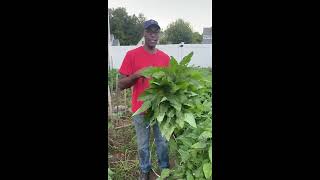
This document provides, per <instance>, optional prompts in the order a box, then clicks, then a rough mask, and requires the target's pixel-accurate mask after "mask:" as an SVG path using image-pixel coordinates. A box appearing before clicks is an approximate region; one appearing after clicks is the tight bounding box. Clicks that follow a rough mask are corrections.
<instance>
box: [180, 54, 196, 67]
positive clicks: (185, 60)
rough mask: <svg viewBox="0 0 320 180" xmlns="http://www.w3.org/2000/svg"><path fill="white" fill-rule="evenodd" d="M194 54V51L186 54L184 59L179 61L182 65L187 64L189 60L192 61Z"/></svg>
mask: <svg viewBox="0 0 320 180" xmlns="http://www.w3.org/2000/svg"><path fill="white" fill-rule="evenodd" d="M192 56H193V52H191V53H189V54H188V55H187V56H185V57H184V58H183V59H182V61H181V62H180V63H179V64H180V65H182V66H187V65H188V64H189V62H190V61H191V57H192Z"/></svg>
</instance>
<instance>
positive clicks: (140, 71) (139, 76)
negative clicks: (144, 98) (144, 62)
mask: <svg viewBox="0 0 320 180" xmlns="http://www.w3.org/2000/svg"><path fill="white" fill-rule="evenodd" d="M147 68H149V67H145V68H142V69H140V70H138V71H136V72H135V73H133V75H134V76H135V77H136V78H141V77H144V76H143V75H142V74H141V73H142V71H144V70H145V69H147Z"/></svg>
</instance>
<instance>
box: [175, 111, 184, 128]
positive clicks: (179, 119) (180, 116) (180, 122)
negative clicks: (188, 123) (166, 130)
mask: <svg viewBox="0 0 320 180" xmlns="http://www.w3.org/2000/svg"><path fill="white" fill-rule="evenodd" d="M176 117H177V119H176V123H177V124H178V125H179V126H180V128H183V127H184V120H183V117H184V116H183V114H182V113H181V112H176Z"/></svg>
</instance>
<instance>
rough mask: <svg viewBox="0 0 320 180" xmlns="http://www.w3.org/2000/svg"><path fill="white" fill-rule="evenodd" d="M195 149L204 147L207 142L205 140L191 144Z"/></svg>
mask: <svg viewBox="0 0 320 180" xmlns="http://www.w3.org/2000/svg"><path fill="white" fill-rule="evenodd" d="M191 147H192V148H194V149H203V148H205V147H206V143H204V142H197V143H195V144H194V145H192V146H191Z"/></svg>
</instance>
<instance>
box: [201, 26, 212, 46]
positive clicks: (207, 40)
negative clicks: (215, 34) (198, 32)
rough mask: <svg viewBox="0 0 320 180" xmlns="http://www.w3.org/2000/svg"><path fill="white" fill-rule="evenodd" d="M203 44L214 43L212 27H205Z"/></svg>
mask: <svg viewBox="0 0 320 180" xmlns="http://www.w3.org/2000/svg"><path fill="white" fill-rule="evenodd" d="M202 44H212V27H210V28H203V33H202Z"/></svg>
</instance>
